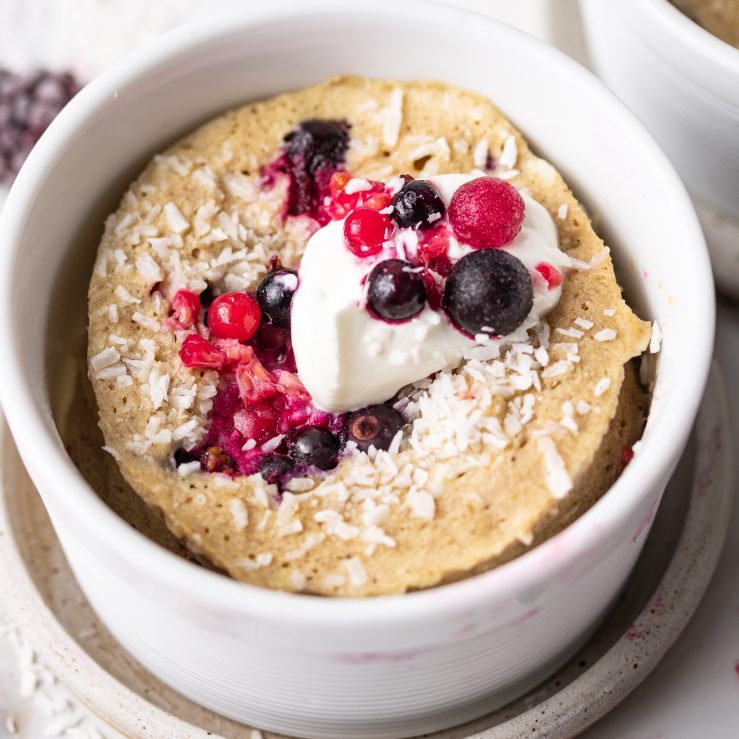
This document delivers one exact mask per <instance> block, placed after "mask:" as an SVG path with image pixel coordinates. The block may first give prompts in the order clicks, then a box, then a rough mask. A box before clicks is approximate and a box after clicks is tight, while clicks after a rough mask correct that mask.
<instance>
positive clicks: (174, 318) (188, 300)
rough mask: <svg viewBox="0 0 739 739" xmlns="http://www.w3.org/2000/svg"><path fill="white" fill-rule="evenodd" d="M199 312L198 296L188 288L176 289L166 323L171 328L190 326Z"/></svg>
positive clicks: (193, 323) (196, 318)
mask: <svg viewBox="0 0 739 739" xmlns="http://www.w3.org/2000/svg"><path fill="white" fill-rule="evenodd" d="M199 313H200V298H199V297H198V296H197V295H196V294H195V293H193V292H190V291H189V290H178V291H177V292H176V293H175V296H174V298H172V312H171V313H170V315H169V319H168V320H167V325H168V326H169V327H170V328H172V329H182V328H192V327H193V326H194V325H195V321H197V320H198V314H199Z"/></svg>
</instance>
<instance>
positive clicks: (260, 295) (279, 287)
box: [257, 268, 298, 328]
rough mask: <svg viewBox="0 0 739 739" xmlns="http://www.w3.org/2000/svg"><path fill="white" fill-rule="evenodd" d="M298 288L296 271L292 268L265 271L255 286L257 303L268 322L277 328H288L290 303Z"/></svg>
mask: <svg viewBox="0 0 739 739" xmlns="http://www.w3.org/2000/svg"><path fill="white" fill-rule="evenodd" d="M297 288H298V273H297V272H296V271H295V270H294V269H286V268H283V269H278V270H275V271H273V272H267V274H266V275H265V276H264V277H263V278H262V281H261V282H260V283H259V287H258V288H257V303H258V304H259V307H260V308H261V310H262V314H263V315H264V317H265V318H266V319H267V321H268V322H269V323H271V324H272V325H273V326H277V327H278V328H290V305H291V303H292V300H293V293H294V292H295V290H297Z"/></svg>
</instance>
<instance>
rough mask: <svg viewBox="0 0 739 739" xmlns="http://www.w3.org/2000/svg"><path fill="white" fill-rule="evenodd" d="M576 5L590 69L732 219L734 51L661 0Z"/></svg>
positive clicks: (737, 94)
mask: <svg viewBox="0 0 739 739" xmlns="http://www.w3.org/2000/svg"><path fill="white" fill-rule="evenodd" d="M580 8H581V11H582V16H583V24H584V27H585V35H586V39H587V42H588V50H589V52H590V56H591V58H592V60H593V65H594V67H595V69H596V71H597V72H598V74H599V75H600V76H601V77H602V78H603V80H604V81H605V82H606V84H607V85H608V86H609V87H610V88H611V89H612V90H613V91H614V92H615V93H616V94H617V95H618V96H619V97H620V98H621V99H622V100H623V101H624V102H625V103H626V104H627V105H628V106H629V107H630V108H631V109H632V110H633V111H634V112H635V113H636V114H637V115H638V116H639V118H640V119H641V120H642V121H643V122H644V123H645V125H646V126H647V128H648V129H649V130H650V131H651V132H652V134H653V135H654V137H655V138H656V139H657V141H658V142H659V143H660V145H661V146H662V147H664V149H665V152H666V153H667V154H668V156H669V157H670V159H671V160H672V162H673V163H674V164H675V167H676V168H677V170H678V172H680V174H681V175H682V177H683V179H684V181H685V183H686V184H687V186H688V187H689V188H690V189H691V191H693V192H694V193H695V194H697V195H698V196H700V197H701V198H702V199H704V200H705V201H707V202H708V203H710V204H712V205H713V206H714V207H716V208H718V209H719V210H720V211H721V212H722V213H724V214H725V215H728V216H729V217H731V218H733V219H735V220H736V221H739V49H735V48H734V47H733V46H730V45H729V44H727V43H725V42H723V41H721V40H720V39H718V38H716V37H715V36H713V35H712V34H711V33H709V32H708V31H706V30H705V29H704V28H701V26H699V25H698V24H697V23H694V22H693V21H692V20H690V18H688V17H687V16H686V15H684V14H683V13H681V12H680V11H679V10H678V9H677V8H676V7H675V6H674V5H672V4H671V3H670V2H668V0H620V1H619V2H609V1H608V0H580Z"/></svg>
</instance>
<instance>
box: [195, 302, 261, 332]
mask: <svg viewBox="0 0 739 739" xmlns="http://www.w3.org/2000/svg"><path fill="white" fill-rule="evenodd" d="M261 317H262V313H261V311H260V310H259V306H258V305H257V302H256V300H253V299H252V298H250V297H249V296H248V295H247V294H246V293H224V294H223V295H219V296H218V297H217V298H216V299H215V300H214V301H213V302H212V303H211V304H210V308H208V328H209V329H210V331H211V333H212V334H213V335H214V336H217V337H218V338H219V339H236V340H237V341H246V340H247V339H250V338H251V337H252V336H253V335H254V332H255V331H256V330H257V328H258V327H259V321H260V319H261Z"/></svg>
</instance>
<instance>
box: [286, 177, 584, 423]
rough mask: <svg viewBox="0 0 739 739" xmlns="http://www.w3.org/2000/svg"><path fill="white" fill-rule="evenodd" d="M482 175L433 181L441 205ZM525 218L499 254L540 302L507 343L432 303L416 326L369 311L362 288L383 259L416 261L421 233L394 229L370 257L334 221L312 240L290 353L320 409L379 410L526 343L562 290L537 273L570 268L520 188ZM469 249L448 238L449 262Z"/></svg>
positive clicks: (551, 228) (548, 225) (543, 214)
mask: <svg viewBox="0 0 739 739" xmlns="http://www.w3.org/2000/svg"><path fill="white" fill-rule="evenodd" d="M482 174H483V173H481V172H473V173H469V174H446V175H437V176H434V177H431V178H429V181H430V182H431V183H432V184H433V185H434V186H435V187H436V188H437V190H438V192H439V194H440V195H441V198H442V200H443V201H444V205H445V206H447V207H448V206H449V202H450V200H451V197H452V195H453V194H454V192H455V190H457V188H459V187H461V186H462V185H463V184H465V183H466V182H469V181H470V180H473V179H476V178H477V177H479V176H481V175H482ZM520 194H521V196H522V197H523V199H524V203H525V217H524V221H523V226H522V228H521V231H520V232H519V234H518V236H516V238H515V239H514V240H513V241H512V242H511V243H510V244H508V245H507V246H505V247H502V248H503V249H504V250H505V251H507V252H510V253H511V254H512V255H514V256H515V257H517V258H518V259H520V260H521V262H523V264H524V265H525V266H526V268H527V269H528V270H529V273H530V274H531V278H532V283H533V288H534V301H533V306H532V308H531V311H530V312H529V315H528V316H527V317H526V320H525V321H524V322H523V324H522V325H521V326H519V328H518V329H517V330H516V331H515V332H514V333H513V334H509V335H507V336H502V337H497V338H492V337H488V336H486V335H479V336H475V337H470V336H467V335H466V334H464V333H462V332H461V331H459V330H458V329H457V328H455V327H454V326H453V325H452V324H451V323H450V321H449V319H448V317H447V316H446V314H445V313H444V311H443V309H441V308H439V309H438V310H434V309H432V308H431V307H430V306H429V304H428V302H427V303H426V305H425V307H424V308H423V310H422V311H421V312H420V313H419V314H418V315H416V316H414V317H413V318H412V319H410V320H408V321H404V322H402V323H389V322H385V321H383V320H382V319H379V318H377V317H375V316H373V315H372V314H371V313H370V312H369V311H368V310H367V307H366V295H365V282H366V279H367V275H368V274H369V272H370V271H371V270H372V268H373V267H374V266H375V265H376V264H377V263H378V262H381V261H384V260H386V259H408V260H409V261H413V258H414V257H415V249H416V247H417V244H418V238H417V235H416V232H414V231H412V230H411V229H396V231H395V234H394V236H393V238H392V240H390V241H389V242H387V243H386V244H385V248H383V250H382V251H381V252H380V253H379V254H376V255H373V256H372V257H369V258H360V257H357V256H355V255H354V254H352V253H351V252H350V251H349V249H348V248H347V247H346V245H345V242H344V221H343V220H340V221H332V222H331V223H329V224H327V225H326V226H324V227H323V228H321V229H319V230H318V231H316V233H315V234H313V236H312V237H311V238H310V240H309V241H308V244H307V246H306V249H305V253H304V255H303V259H302V261H301V264H300V270H299V278H300V282H299V286H298V289H297V291H296V292H295V295H294V297H293V301H292V311H291V324H292V329H291V333H292V345H293V351H294V352H295V362H296V364H297V369H298V375H299V377H300V379H301V381H302V382H303V385H304V386H305V388H306V389H307V390H308V392H309V393H310V394H311V396H312V398H313V402H314V404H315V405H317V406H318V407H320V408H323V409H325V410H328V411H332V412H343V411H349V410H355V409H357V408H362V407H364V406H366V405H370V404H373V403H383V402H385V401H386V400H388V399H389V398H391V397H393V395H395V394H396V393H397V392H398V390H400V389H401V388H402V387H404V386H406V385H408V384H410V383H412V382H415V381H417V380H421V379H423V378H425V377H428V376H429V375H431V374H433V373H434V372H437V371H439V370H443V369H447V368H450V367H454V366H456V365H457V364H459V362H460V361H461V360H462V359H464V358H465V357H466V356H474V350H475V349H476V348H478V347H480V346H483V347H488V348H489V349H490V350H489V351H487V352H486V356H495V353H496V352H495V348H494V347H500V346H501V345H503V344H506V343H511V342H513V341H521V340H524V341H525V340H526V335H527V331H528V329H529V328H531V327H532V326H535V325H536V324H537V323H538V322H539V321H540V319H541V318H542V317H543V316H544V315H546V314H547V313H548V312H549V311H551V310H552V308H554V306H555V305H556V304H557V302H558V301H559V298H560V295H561V290H562V287H561V284H560V285H555V286H551V285H550V284H549V283H548V282H547V280H546V279H544V277H543V276H542V275H541V274H540V273H539V272H538V271H537V269H536V268H537V265H540V264H542V263H544V264H549V265H552V266H553V267H555V268H556V269H558V270H560V271H561V270H563V269H566V268H568V267H570V266H571V262H570V260H569V258H568V257H567V255H566V254H564V252H562V251H561V250H560V248H559V238H558V233H557V227H556V226H555V224H554V221H553V220H552V218H551V216H550V215H549V213H548V212H547V210H546V208H544V206H543V205H541V204H540V203H539V202H537V201H536V200H534V199H533V198H532V197H531V196H530V195H529V194H528V192H527V191H525V190H521V191H520ZM470 251H472V249H471V248H470V247H469V246H467V245H465V244H462V243H459V242H458V241H457V240H456V239H455V238H454V237H453V236H451V237H450V244H449V251H448V256H449V258H450V259H451V260H452V261H456V260H457V259H459V258H461V257H462V256H464V255H465V254H467V253H468V252H470Z"/></svg>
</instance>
